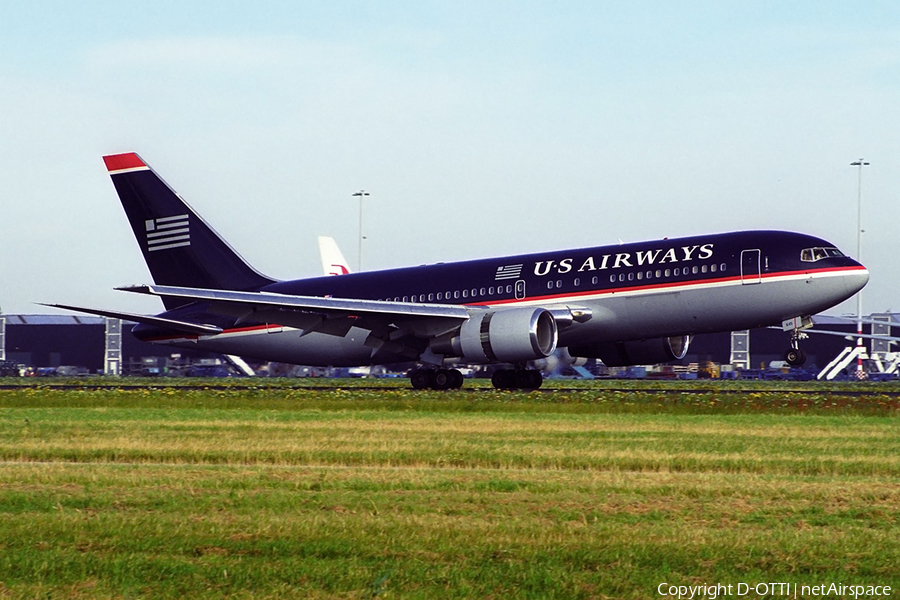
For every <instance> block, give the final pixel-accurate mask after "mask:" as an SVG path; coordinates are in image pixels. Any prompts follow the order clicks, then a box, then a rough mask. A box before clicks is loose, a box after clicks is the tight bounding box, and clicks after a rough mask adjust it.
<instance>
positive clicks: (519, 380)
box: [491, 369, 544, 390]
mask: <svg viewBox="0 0 900 600" xmlns="http://www.w3.org/2000/svg"><path fill="white" fill-rule="evenodd" d="M491 383H492V384H493V386H494V387H495V388H497V389H498V390H514V389H523V390H536V389H538V388H540V387H541V384H542V383H544V378H543V377H541V372H540V371H534V370H531V369H516V370H515V371H513V370H512V369H500V370H498V371H494V374H493V376H492V377H491Z"/></svg>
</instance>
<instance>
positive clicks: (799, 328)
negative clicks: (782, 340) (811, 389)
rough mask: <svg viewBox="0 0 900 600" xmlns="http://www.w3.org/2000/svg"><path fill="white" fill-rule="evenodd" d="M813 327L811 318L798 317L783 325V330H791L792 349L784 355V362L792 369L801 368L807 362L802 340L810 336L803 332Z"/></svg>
mask: <svg viewBox="0 0 900 600" xmlns="http://www.w3.org/2000/svg"><path fill="white" fill-rule="evenodd" d="M812 326H813V322H812V319H810V318H809V317H796V318H794V319H790V320H788V321H785V322H784V323H782V328H783V329H790V330H791V347H790V348H788V350H787V352H785V353H784V362H786V363H787V364H789V365H790V366H792V367H799V366H800V365H802V364H803V363H805V362H806V352H804V351H803V350H801V349H800V340H805V339H806V338H808V337H809V336H808V335H806V334H805V333H804V332H803V330H804V329H809V328H810V327H812Z"/></svg>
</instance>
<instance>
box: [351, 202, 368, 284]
mask: <svg viewBox="0 0 900 600" xmlns="http://www.w3.org/2000/svg"><path fill="white" fill-rule="evenodd" d="M352 195H353V196H357V197H358V198H359V246H358V247H357V251H358V253H357V257H356V270H357V271H362V245H363V233H362V232H363V228H362V204H363V198H364V197H365V196H368V195H369V192H367V191H366V190H359V191H358V192H354V193H353V194H352Z"/></svg>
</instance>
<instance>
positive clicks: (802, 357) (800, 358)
mask: <svg viewBox="0 0 900 600" xmlns="http://www.w3.org/2000/svg"><path fill="white" fill-rule="evenodd" d="M784 361H785V362H786V363H787V364H789V365H791V366H792V367H799V366H800V365H802V364H803V363H805V362H806V352H804V351H803V350H800V349H799V348H791V349H790V350H788V351H787V352H785V353H784Z"/></svg>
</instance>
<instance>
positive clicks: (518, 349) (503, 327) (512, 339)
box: [431, 308, 558, 363]
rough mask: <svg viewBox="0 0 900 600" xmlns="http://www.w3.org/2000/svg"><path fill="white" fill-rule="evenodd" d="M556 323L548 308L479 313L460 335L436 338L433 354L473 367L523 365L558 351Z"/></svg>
mask: <svg viewBox="0 0 900 600" xmlns="http://www.w3.org/2000/svg"><path fill="white" fill-rule="evenodd" d="M557 337H558V335H557V327H556V319H554V318H553V315H552V314H551V313H550V311H549V310H547V309H544V308H510V309H507V310H498V311H495V312H483V313H475V314H473V315H472V316H471V317H469V319H468V320H467V321H465V322H464V323H463V324H462V326H460V328H459V330H458V331H455V332H452V333H449V334H446V335H443V336H440V337H438V338H435V339H434V340H432V342H431V350H432V352H434V353H435V354H442V355H444V356H459V357H461V358H463V359H465V360H466V361H469V362H473V363H491V362H509V363H515V362H523V361H527V360H535V359H538V358H546V357H548V356H550V355H551V354H553V351H554V350H556V341H557Z"/></svg>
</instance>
